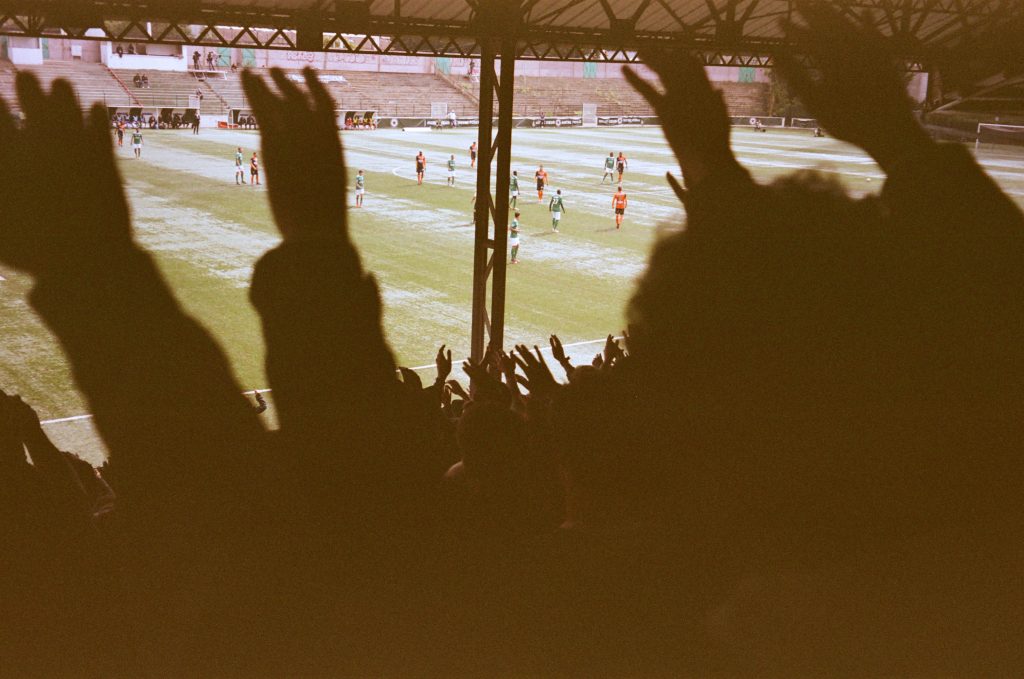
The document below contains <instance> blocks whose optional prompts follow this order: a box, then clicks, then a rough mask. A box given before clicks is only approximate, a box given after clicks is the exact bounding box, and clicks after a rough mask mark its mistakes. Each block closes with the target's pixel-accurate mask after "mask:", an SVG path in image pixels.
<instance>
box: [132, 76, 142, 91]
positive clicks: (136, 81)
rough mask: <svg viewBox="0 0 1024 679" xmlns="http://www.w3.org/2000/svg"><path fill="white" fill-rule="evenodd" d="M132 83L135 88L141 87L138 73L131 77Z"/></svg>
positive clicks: (140, 78)
mask: <svg viewBox="0 0 1024 679" xmlns="http://www.w3.org/2000/svg"><path fill="white" fill-rule="evenodd" d="M132 84H133V85H135V87H136V88H138V87H142V76H140V75H139V74H138V73H136V74H135V75H134V76H133V77H132Z"/></svg>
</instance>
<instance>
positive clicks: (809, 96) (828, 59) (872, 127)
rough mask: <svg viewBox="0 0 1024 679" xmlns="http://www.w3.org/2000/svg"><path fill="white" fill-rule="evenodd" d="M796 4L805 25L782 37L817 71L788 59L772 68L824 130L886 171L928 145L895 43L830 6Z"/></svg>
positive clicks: (793, 27) (788, 26)
mask: <svg viewBox="0 0 1024 679" xmlns="http://www.w3.org/2000/svg"><path fill="white" fill-rule="evenodd" d="M797 5H798V7H799V10H800V15H801V16H802V17H803V18H804V19H805V20H806V22H807V27H806V28H805V27H802V26H798V25H796V24H793V23H787V24H786V33H787V35H788V36H789V38H790V39H791V40H794V41H795V42H796V43H797V49H799V50H800V51H802V52H804V53H805V54H807V55H808V56H810V57H812V58H813V60H814V63H815V65H816V66H817V68H818V70H819V71H820V73H819V74H818V76H817V77H815V76H813V75H812V74H811V73H810V72H809V71H808V70H807V69H806V68H804V67H803V66H801V65H800V64H799V63H798V62H797V61H796V60H795V59H794V58H793V57H792V56H788V55H785V54H783V55H780V56H779V57H778V59H777V62H776V63H777V65H778V68H779V70H780V71H781V72H782V74H783V76H784V77H785V78H786V80H787V81H788V82H789V83H790V85H791V86H792V87H793V91H794V92H795V94H796V95H797V96H798V97H799V98H800V99H801V101H803V102H804V104H806V105H807V107H808V109H809V110H810V113H811V114H812V115H813V116H814V117H816V118H817V119H818V121H819V122H820V123H821V124H822V126H823V127H824V128H825V129H827V130H828V131H829V132H830V133H831V134H833V135H834V136H836V137H837V138H839V139H843V140H845V141H848V142H850V143H852V144H856V145H857V146H859V147H861V148H862V149H864V150H865V151H867V152H868V153H869V154H870V155H871V156H872V157H873V158H874V159H875V160H876V161H877V162H878V164H879V165H881V166H882V168H883V169H885V170H886V171H888V170H889V169H891V168H892V166H893V163H895V162H896V161H898V160H899V159H900V158H904V157H907V156H910V155H913V154H914V153H915V152H916V151H917V150H918V149H920V148H922V147H928V146H931V145H932V142H931V140H930V139H929V137H928V135H927V133H925V131H924V129H923V128H922V127H921V125H920V124H919V123H918V121H917V119H916V118H915V117H914V115H913V111H912V106H911V101H910V97H909V96H908V94H907V88H906V84H905V83H904V80H903V77H902V75H901V73H900V71H899V70H898V69H897V65H896V63H897V54H896V51H895V49H894V45H893V43H892V41H890V40H886V39H885V38H884V37H883V36H882V35H881V34H880V33H879V32H878V31H877V30H876V29H874V28H873V27H871V26H865V25H864V24H863V23H860V24H857V23H854V22H852V21H851V20H849V19H847V18H845V17H844V16H842V15H840V14H839V12H838V11H836V10H835V9H833V8H832V7H831V6H829V5H828V4H827V3H824V2H814V3H812V2H807V1H802V2H799V3H797Z"/></svg>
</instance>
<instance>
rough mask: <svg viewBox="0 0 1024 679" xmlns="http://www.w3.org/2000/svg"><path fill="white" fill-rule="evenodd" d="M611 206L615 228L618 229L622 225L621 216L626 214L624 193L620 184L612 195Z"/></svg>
mask: <svg viewBox="0 0 1024 679" xmlns="http://www.w3.org/2000/svg"><path fill="white" fill-rule="evenodd" d="M612 207H613V208H614V209H615V228H616V229H618V228H619V227H621V226H622V219H623V217H625V216H626V194H625V193H624V192H623V191H622V187H621V186H620V187H619V190H618V191H616V192H615V195H614V196H612Z"/></svg>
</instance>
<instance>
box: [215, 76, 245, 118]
mask: <svg viewBox="0 0 1024 679" xmlns="http://www.w3.org/2000/svg"><path fill="white" fill-rule="evenodd" d="M205 82H206V86H207V87H208V88H210V90H211V91H212V92H213V93H214V94H215V95H216V96H217V97H218V98H219V99H220V100H221V101H222V102H223V103H224V106H226V107H227V108H228V109H235V110H239V109H248V108H249V103H248V102H247V101H246V99H245V92H243V91H242V77H241V75H240V74H239V73H227V72H223V71H222V72H219V73H216V74H207V76H206V81H205Z"/></svg>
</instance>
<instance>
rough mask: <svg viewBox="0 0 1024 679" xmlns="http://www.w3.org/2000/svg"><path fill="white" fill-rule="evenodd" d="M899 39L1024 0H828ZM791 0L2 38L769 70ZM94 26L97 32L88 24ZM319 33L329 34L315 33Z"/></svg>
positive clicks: (474, 8)
mask: <svg viewBox="0 0 1024 679" xmlns="http://www.w3.org/2000/svg"><path fill="white" fill-rule="evenodd" d="M827 1H828V2H829V3H830V4H832V5H833V6H835V7H837V8H839V9H840V10H841V11H842V12H844V13H847V14H849V15H856V16H857V17H862V16H863V15H864V14H865V13H866V14H869V15H870V16H871V20H872V22H873V23H875V24H876V25H877V26H878V29H879V30H880V31H881V32H882V33H883V34H885V35H890V36H893V37H895V38H896V39H897V40H898V42H899V44H900V46H901V48H902V50H903V51H904V53H905V56H906V57H907V59H908V60H909V61H910V66H911V68H915V67H916V68H915V70H916V69H917V68H920V61H921V60H922V59H926V58H927V56H928V54H929V52H930V51H932V50H935V49H941V48H948V47H952V46H955V45H956V44H958V43H959V42H961V41H963V40H965V39H968V40H969V39H970V38H971V36H973V35H977V34H978V33H983V32H984V31H985V30H986V29H987V28H989V27H991V26H992V25H994V24H998V23H999V22H1002V21H1006V20H1008V19H1019V18H1020V17H1021V16H1024V2H1022V1H1021V0H827ZM793 10H794V2H793V0H0V34H6V35H21V36H45V35H52V36H57V35H63V36H65V37H74V38H83V39H100V40H116V41H120V42H131V41H138V42H149V43H171V44H190V45H191V44H194V45H208V46H231V47H254V48H263V49H290V50H311V51H312V50H316V51H319V50H324V51H332V52H357V53H376V54H393V55H406V56H409V55H415V56H428V57H429V56H448V57H467V56H478V55H480V54H481V52H482V41H483V40H484V39H486V38H487V37H499V36H507V35H514V36H515V38H516V43H515V46H514V51H515V56H516V57H517V58H519V59H542V60H545V59H550V60H561V61H566V60H571V61H613V62H615V61H621V62H629V61H634V60H636V59H637V56H636V52H637V50H638V49H642V48H644V47H652V46H661V47H674V48H679V49H687V50H691V51H693V52H695V53H697V54H700V55H702V57H703V59H704V61H705V63H707V64H715V65H732V66H770V65H771V58H772V55H773V54H775V53H777V52H778V51H779V50H781V49H785V48H786V47H787V45H786V41H785V38H784V34H783V32H782V29H781V27H780V20H781V19H784V18H787V17H789V16H790V15H791V14H792V13H793ZM89 29H91V30H89ZM318 33H319V35H317V34H318Z"/></svg>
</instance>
